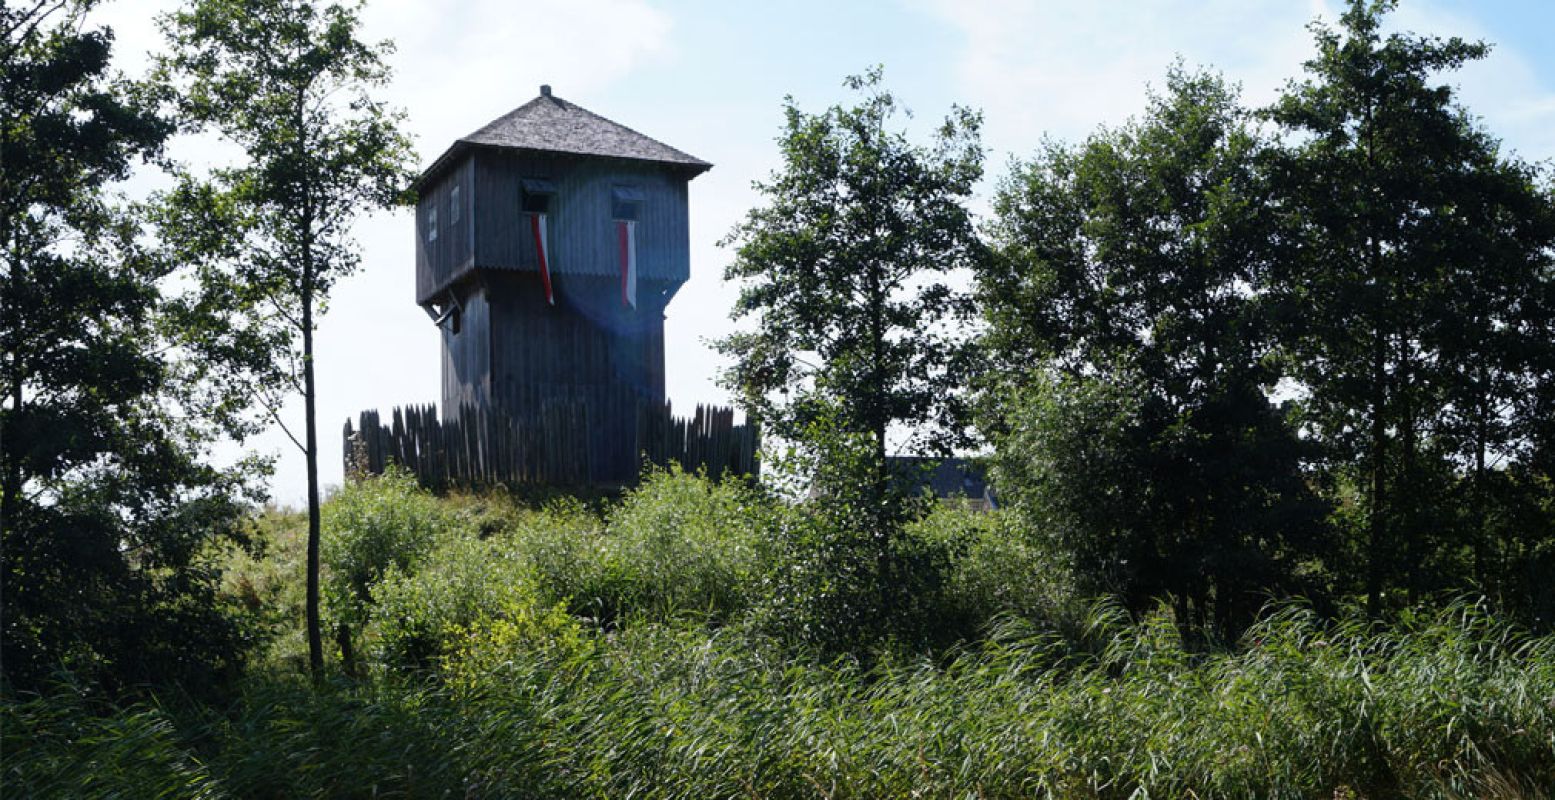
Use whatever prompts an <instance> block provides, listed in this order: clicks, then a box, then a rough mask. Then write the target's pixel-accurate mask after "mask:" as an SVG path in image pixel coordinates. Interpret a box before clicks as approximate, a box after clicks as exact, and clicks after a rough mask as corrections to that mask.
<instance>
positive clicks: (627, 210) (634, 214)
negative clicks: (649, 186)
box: [610, 186, 643, 222]
mask: <svg viewBox="0 0 1555 800" xmlns="http://www.w3.org/2000/svg"><path fill="white" fill-rule="evenodd" d="M642 206H643V193H642V190H641V189H638V188H637V187H635V186H617V187H615V188H613V189H611V190H610V218H611V219H618V220H625V221H629V222H636V221H637V219H638V218H639V217H640V216H641V214H642Z"/></svg>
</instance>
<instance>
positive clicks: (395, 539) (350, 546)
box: [320, 467, 453, 625]
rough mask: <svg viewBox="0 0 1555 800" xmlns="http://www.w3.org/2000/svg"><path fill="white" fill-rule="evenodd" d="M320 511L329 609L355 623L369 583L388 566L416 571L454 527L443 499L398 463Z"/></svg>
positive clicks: (368, 598) (364, 612)
mask: <svg viewBox="0 0 1555 800" xmlns="http://www.w3.org/2000/svg"><path fill="white" fill-rule="evenodd" d="M323 514H324V516H323V528H324V537H323V541H322V542H321V544H320V550H321V551H322V552H321V555H322V558H323V562H324V564H325V566H326V567H327V568H328V580H327V584H326V590H327V592H328V597H329V600H330V607H331V609H332V611H333V613H334V614H335V615H337V616H338V617H339V618H340V619H341V621H343V622H346V623H350V624H356V625H359V624H361V623H363V622H366V620H367V616H368V613H369V611H370V609H371V607H372V602H373V597H372V592H373V586H374V585H375V584H376V583H378V581H379V580H381V579H382V578H383V576H384V575H385V574H387V573H388V572H389V571H390V570H391V569H393V570H398V571H400V572H410V571H414V569H415V567H416V565H417V564H418V563H419V562H420V561H421V560H422V559H423V558H425V557H426V555H427V554H428V553H430V552H431V551H432V548H433V547H434V546H435V544H436V542H437V540H438V538H439V537H440V536H441V535H442V534H444V533H445V532H447V531H448V530H450V528H451V527H452V526H453V519H452V517H451V516H450V515H449V514H448V512H447V510H446V509H445V508H444V507H443V505H442V503H441V502H440V501H439V500H438V499H437V498H436V497H433V496H432V495H431V494H429V493H428V492H426V491H424V490H422V489H421V488H420V487H419V486H417V485H416V479H415V477H414V476H412V475H411V474H410V473H409V472H407V471H405V470H403V469H399V468H397V467H390V468H389V469H388V470H387V471H386V472H385V473H384V474H382V475H379V476H375V477H370V478H366V479H364V480H358V481H354V482H351V483H348V484H346V485H345V487H344V488H342V489H341V490H340V492H339V493H338V494H336V495H335V496H334V497H332V498H330V501H329V502H328V503H326V504H325V505H324V509H323Z"/></svg>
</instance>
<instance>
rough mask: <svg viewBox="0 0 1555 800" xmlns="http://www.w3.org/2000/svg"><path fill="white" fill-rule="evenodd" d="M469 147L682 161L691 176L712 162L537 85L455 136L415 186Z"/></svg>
mask: <svg viewBox="0 0 1555 800" xmlns="http://www.w3.org/2000/svg"><path fill="white" fill-rule="evenodd" d="M471 147H498V148H505V149H513V150H528V151H532V152H538V153H566V154H570V155H584V156H603V157H606V158H624V159H629V160H632V161H648V162H653V163H658V164H667V165H671V166H677V167H681V168H684V169H686V170H687V171H689V172H690V173H691V175H693V176H695V175H698V174H700V173H702V172H705V171H707V170H708V169H711V168H712V166H713V165H712V164H709V163H707V162H706V161H703V160H702V159H700V158H697V157H695V156H692V155H689V154H687V153H683V152H681V151H679V150H676V149H675V148H673V147H670V146H669V145H667V144H665V143H663V142H660V141H658V140H656V139H651V138H649V137H647V136H644V135H642V134H640V133H638V132H637V131H634V130H632V129H631V128H628V127H626V126H625V125H622V124H620V123H617V122H612V121H610V120H608V119H605V118H604V117H601V116H600V115H598V114H595V113H594V112H592V111H589V110H588V109H585V108H582V107H581V106H578V105H576V104H574V103H569V102H567V101H566V100H563V99H561V98H560V97H557V96H555V95H553V94H551V87H549V86H541V87H540V96H539V97H536V98H535V99H533V100H530V101H529V102H527V103H525V104H523V105H521V106H519V107H518V108H515V109H513V110H512V111H509V112H508V113H506V114H503V115H502V116H500V117H498V118H496V119H494V120H492V121H491V122H489V123H487V124H486V125H485V126H484V127H482V128H481V129H480V130H477V131H475V132H474V133H472V134H470V135H468V136H465V137H464V138H462V139H460V140H458V141H456V142H454V144H453V146H452V147H449V148H448V150H447V151H446V152H444V153H443V155H441V156H439V157H438V159H437V161H435V162H433V164H432V166H431V167H428V168H427V171H426V172H423V173H422V174H421V177H420V178H418V179H416V183H415V186H416V187H417V188H419V187H420V186H421V184H423V183H424V182H426V181H427V180H429V179H431V178H432V177H433V176H435V175H436V174H437V173H438V172H441V171H442V169H443V168H444V167H446V166H449V165H451V163H452V162H453V161H454V160H455V159H456V158H457V157H458V156H459V155H461V154H462V153H463V152H464V151H465V150H468V149H469V148H471Z"/></svg>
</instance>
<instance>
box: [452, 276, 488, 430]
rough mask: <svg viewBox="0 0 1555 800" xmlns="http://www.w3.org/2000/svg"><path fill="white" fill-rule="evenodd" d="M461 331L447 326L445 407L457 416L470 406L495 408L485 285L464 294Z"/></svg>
mask: <svg viewBox="0 0 1555 800" xmlns="http://www.w3.org/2000/svg"><path fill="white" fill-rule="evenodd" d="M459 302H460V303H461V305H462V310H461V311H460V314H459V332H458V333H454V332H453V331H452V326H451V325H448V324H446V323H445V324H444V325H443V327H442V329H441V331H440V333H441V334H442V337H443V408H444V409H447V410H446V411H445V412H444V413H445V414H447V415H449V416H451V417H453V416H457V415H458V409H460V408H463V407H466V406H477V407H482V408H485V407H489V406H490V405H491V399H492V398H491V365H492V359H491V332H492V315H491V304H490V302H488V299H487V294H486V290H485V288H484V287H481V286H467V287H465V288H464V289H462V290H461V291H460V295H459Z"/></svg>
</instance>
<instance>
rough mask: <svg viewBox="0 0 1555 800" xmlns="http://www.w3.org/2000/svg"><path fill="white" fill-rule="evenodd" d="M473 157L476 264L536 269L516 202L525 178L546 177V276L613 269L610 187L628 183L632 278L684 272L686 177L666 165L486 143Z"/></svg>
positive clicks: (680, 277)
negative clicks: (635, 212) (637, 202)
mask: <svg viewBox="0 0 1555 800" xmlns="http://www.w3.org/2000/svg"><path fill="white" fill-rule="evenodd" d="M474 162H475V166H474V173H475V174H474V183H475V191H474V195H475V198H476V199H475V214H476V229H477V230H478V231H479V237H478V238H477V240H476V242H475V252H474V256H475V261H474V264H475V266H476V267H477V268H485V269H501V270H519V271H536V270H538V269H539V261H538V258H537V256H536V253H535V246H534V235H533V234H532V232H531V231H530V228H529V218H528V216H527V215H525V214H524V213H523V212H522V211H521V210H520V205H519V203H520V198H521V196H522V188H523V180H524V179H525V178H546V179H549V180H551V181H553V182H554V183H555V184H556V195H555V197H554V198H553V199H552V200H551V209H550V214H549V217H548V225H549V230H548V231H547V237H548V240H549V245H550V251H551V252H550V256H551V258H550V262H549V264H550V268H551V274H552V275H599V276H605V275H619V274H620V271H621V262H620V250H619V247H618V243H617V242H618V240H617V238H616V228H615V222H614V220H613V219H612V218H611V208H610V190H611V189H613V188H614V187H616V186H632V187H635V188H637V189H639V190H641V192H642V194H643V203H642V211H641V218H640V219H639V220H638V223H637V272H638V276H639V278H640V279H651V280H659V281H667V282H684V281H685V280H686V279H688V278H690V277H691V269H690V265H691V234H690V226H689V223H688V218H687V211H686V200H687V188H686V179H685V178H684V177H682V176H681V175H679V174H677V173H675V172H674V171H672V170H670V169H668V168H665V167H660V166H654V165H652V164H639V163H635V162H630V161H620V160H608V159H583V158H568V157H552V158H545V157H537V156H533V155H525V154H520V153H505V152H500V151H491V150H480V151H476V153H475V155H474Z"/></svg>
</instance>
